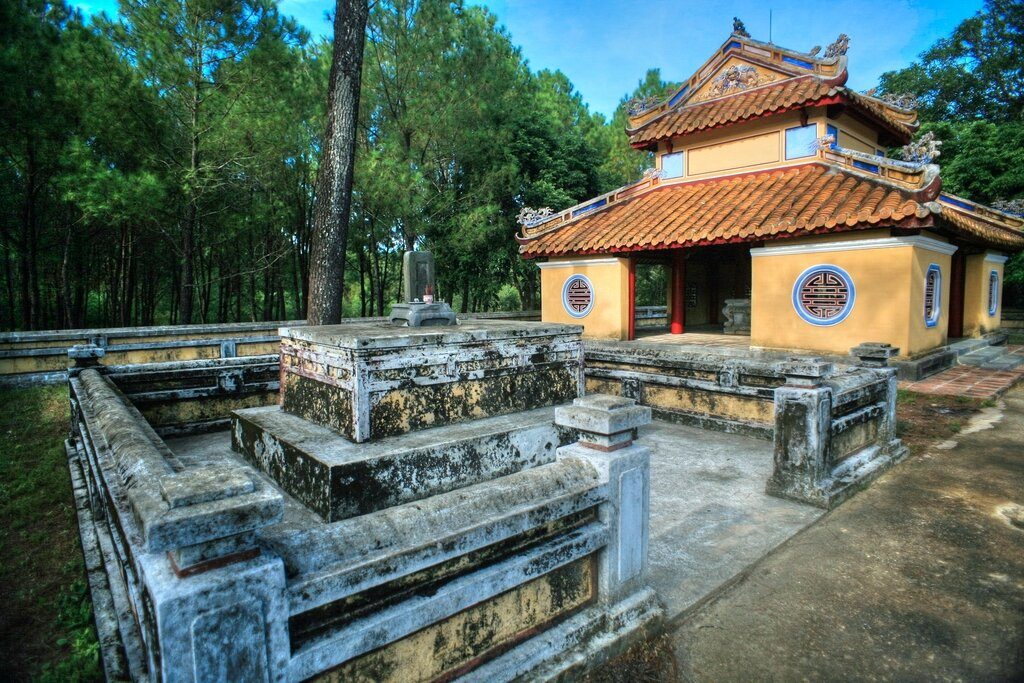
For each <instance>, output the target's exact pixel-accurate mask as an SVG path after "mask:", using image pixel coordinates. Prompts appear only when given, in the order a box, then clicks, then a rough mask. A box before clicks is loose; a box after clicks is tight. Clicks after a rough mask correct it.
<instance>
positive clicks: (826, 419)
mask: <svg viewBox="0 0 1024 683" xmlns="http://www.w3.org/2000/svg"><path fill="white" fill-rule="evenodd" d="M780 370H781V372H782V374H783V375H784V376H785V377H786V384H785V385H783V386H781V387H779V388H777V389H776V390H775V468H774V470H773V472H772V475H771V477H770V478H769V479H768V485H767V487H766V492H767V493H769V494H771V495H775V496H781V497H783V498H793V499H795V500H800V501H804V502H807V503H812V504H814V505H819V506H820V505H824V504H826V503H827V501H826V500H825V499H824V495H823V490H822V483H823V482H824V480H825V479H826V478H827V477H828V473H829V472H828V462H827V457H828V449H829V438H830V432H831V426H832V389H831V388H830V387H828V386H825V385H824V379H825V377H827V376H828V375H829V374H831V373H832V370H833V366H832V363H828V362H825V361H824V360H823V359H821V358H793V359H791V360H789V361H787V362H785V363H783V365H782V367H781V368H780Z"/></svg>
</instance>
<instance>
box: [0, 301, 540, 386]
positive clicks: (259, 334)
mask: <svg viewBox="0 0 1024 683" xmlns="http://www.w3.org/2000/svg"><path fill="white" fill-rule="evenodd" d="M459 318H460V319H462V320H476V319H482V320H540V311H514V312H490V313H468V314H463V315H460V316H459ZM386 320H387V319H386V318H354V319H349V320H346V321H345V322H346V323H359V322H385V321H386ZM304 324H305V321H302V320H291V321H271V322H255V323H217V324H212V325H162V326H160V325H158V326H154V327H118V328H97V329H82V330H49V331H39V332H0V386H28V385H33V384H42V383H55V382H63V381H64V380H66V379H67V373H66V369H67V358H68V356H67V354H68V349H70V348H71V347H72V346H75V345H78V344H93V345H95V346H99V347H101V348H103V349H104V350H105V351H106V359H105V362H106V363H107V364H108V365H139V364H144V363H165V362H175V361H191V360H212V359H217V358H234V357H248V356H259V355H264V354H275V355H276V354H277V352H278V346H279V342H280V338H279V337H278V334H277V331H278V329H279V328H281V327H284V326H288V327H295V326H299V325H304Z"/></svg>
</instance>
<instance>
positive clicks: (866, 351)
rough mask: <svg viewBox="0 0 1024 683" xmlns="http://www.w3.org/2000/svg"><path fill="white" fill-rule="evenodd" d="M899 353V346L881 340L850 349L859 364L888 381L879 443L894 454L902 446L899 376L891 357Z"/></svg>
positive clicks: (888, 452) (884, 450)
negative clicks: (898, 429) (898, 422)
mask: <svg viewBox="0 0 1024 683" xmlns="http://www.w3.org/2000/svg"><path fill="white" fill-rule="evenodd" d="M899 353H900V350H899V348H897V347H895V346H892V345H890V344H883V343H880V342H866V343H864V344H860V345H858V346H855V347H853V348H852V349H850V355H852V356H856V357H857V359H858V360H859V361H860V362H859V365H861V366H862V367H865V368H871V369H872V370H874V371H875V372H877V373H878V374H879V375H881V376H882V377H883V378H884V380H885V382H886V402H885V415H884V416H883V418H882V421H881V423H880V425H879V428H878V443H879V445H880V446H881V447H882V449H883V452H885V453H886V454H892V453H894V452H896V451H899V450H900V449H901V448H902V444H901V443H900V440H899V439H898V438H897V436H896V398H897V391H898V378H897V372H896V369H895V368H890V367H889V359H890V358H893V357H895V356H898V355H899Z"/></svg>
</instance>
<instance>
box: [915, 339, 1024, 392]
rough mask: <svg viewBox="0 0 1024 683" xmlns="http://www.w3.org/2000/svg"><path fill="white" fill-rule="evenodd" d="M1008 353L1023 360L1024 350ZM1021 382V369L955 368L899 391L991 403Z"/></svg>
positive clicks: (1018, 347) (1009, 351)
mask: <svg viewBox="0 0 1024 683" xmlns="http://www.w3.org/2000/svg"><path fill="white" fill-rule="evenodd" d="M1007 353H1008V354H1013V355H1019V356H1022V357H1024V346H1013V347H1010V348H1009V349H1007ZM1021 378H1024V365H1022V366H1020V367H1018V368H1015V369H1013V370H991V369H987V368H979V367H973V366H970V365H957V366H955V367H952V368H950V369H948V370H944V371H943V372H940V373H939V374H937V375H932V376H931V377H926V378H924V379H922V380H918V381H916V382H900V389H907V390H908V391H915V392H918V393H921V394H940V395H944V396H969V397H971V398H980V399H993V398H997V397H998V396H1001V395H1002V394H1004V393H1005V392H1007V391H1008V390H1009V389H1010V388H1011V387H1012V386H1013V385H1014V384H1016V383H1017V382H1018V381H1020V380H1021Z"/></svg>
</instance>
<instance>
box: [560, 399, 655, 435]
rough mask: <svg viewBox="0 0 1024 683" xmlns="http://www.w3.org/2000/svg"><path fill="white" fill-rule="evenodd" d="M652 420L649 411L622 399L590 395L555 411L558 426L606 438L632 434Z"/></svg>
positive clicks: (644, 407) (631, 401)
mask: <svg viewBox="0 0 1024 683" xmlns="http://www.w3.org/2000/svg"><path fill="white" fill-rule="evenodd" d="M650 421H651V409H650V408H648V407H647V406H640V405H637V404H636V401H635V400H633V399H631V398H622V397H620V396H607V395H604V394H590V395H588V396H583V397H581V398H577V399H575V400H573V402H572V405H571V406H559V407H558V408H556V409H555V424H557V425H559V426H560V427H570V428H572V429H578V430H579V431H581V432H583V433H584V435H595V436H606V437H607V436H612V435H615V434H620V433H623V432H628V433H630V434H632V432H633V430H635V429H636V428H637V427H642V426H643V425H645V424H649V423H650ZM584 440H588V439H584Z"/></svg>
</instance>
